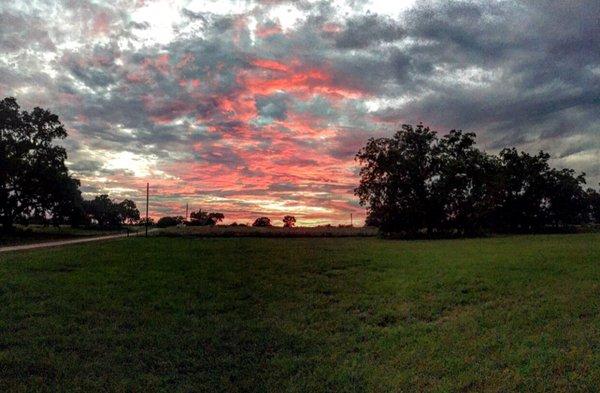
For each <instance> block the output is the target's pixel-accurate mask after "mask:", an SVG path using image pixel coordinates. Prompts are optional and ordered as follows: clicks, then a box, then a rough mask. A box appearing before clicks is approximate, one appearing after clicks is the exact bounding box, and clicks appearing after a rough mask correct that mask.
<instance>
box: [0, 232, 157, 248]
mask: <svg viewBox="0 0 600 393" xmlns="http://www.w3.org/2000/svg"><path fill="white" fill-rule="evenodd" d="M151 231H152V230H151ZM151 231H148V232H151ZM140 235H143V232H135V233H130V234H129V236H140ZM123 237H127V234H126V233H121V234H118V235H106V236H94V237H85V238H81V239H70V240H60V241H55V242H43V243H34V244H23V245H21V246H9V247H0V252H6V251H21V250H33V249H36V248H46V247H58V246H66V245H69V244H78V243H88V242H96V241H100V240H110V239H119V238H123Z"/></svg>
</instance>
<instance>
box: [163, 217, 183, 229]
mask: <svg viewBox="0 0 600 393" xmlns="http://www.w3.org/2000/svg"><path fill="white" fill-rule="evenodd" d="M183 221H184V218H183V217H181V216H176V217H169V216H167V217H161V218H159V219H158V221H157V222H156V226H157V227H159V228H166V227H174V226H177V225H179V224H181V223H183Z"/></svg>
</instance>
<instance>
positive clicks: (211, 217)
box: [188, 209, 225, 226]
mask: <svg viewBox="0 0 600 393" xmlns="http://www.w3.org/2000/svg"><path fill="white" fill-rule="evenodd" d="M224 219H225V215H224V214H223V213H217V212H214V213H209V212H206V211H203V210H202V209H200V210H198V211H197V212H192V213H191V214H190V221H189V222H188V225H191V226H207V225H208V226H212V225H216V224H217V223H219V222H221V221H223V220H224Z"/></svg>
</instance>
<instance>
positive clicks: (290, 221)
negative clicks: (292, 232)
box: [282, 216, 296, 228]
mask: <svg viewBox="0 0 600 393" xmlns="http://www.w3.org/2000/svg"><path fill="white" fill-rule="evenodd" d="M282 221H283V226H284V227H285V228H292V227H293V226H294V225H296V217H294V216H285V217H283V220H282Z"/></svg>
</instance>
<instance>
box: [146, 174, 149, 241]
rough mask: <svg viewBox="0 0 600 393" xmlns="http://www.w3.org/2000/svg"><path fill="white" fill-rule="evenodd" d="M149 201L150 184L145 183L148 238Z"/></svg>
mask: <svg viewBox="0 0 600 393" xmlns="http://www.w3.org/2000/svg"><path fill="white" fill-rule="evenodd" d="M149 201H150V183H146V237H148V202H149Z"/></svg>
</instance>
